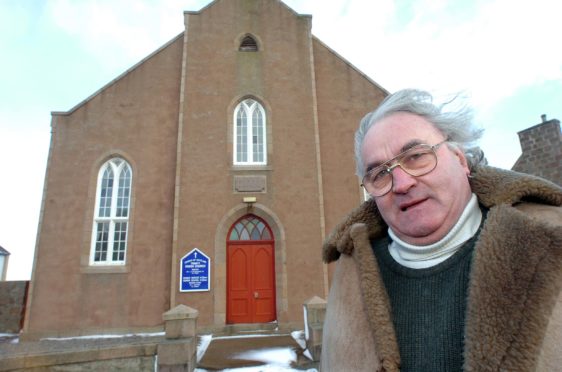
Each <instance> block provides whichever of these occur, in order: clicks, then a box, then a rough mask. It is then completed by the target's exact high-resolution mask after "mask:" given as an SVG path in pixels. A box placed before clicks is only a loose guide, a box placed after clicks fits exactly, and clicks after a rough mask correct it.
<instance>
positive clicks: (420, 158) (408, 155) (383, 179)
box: [362, 140, 448, 196]
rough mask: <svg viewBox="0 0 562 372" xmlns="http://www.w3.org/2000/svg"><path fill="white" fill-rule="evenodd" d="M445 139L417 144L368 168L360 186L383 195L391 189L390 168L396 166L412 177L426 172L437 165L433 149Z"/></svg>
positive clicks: (373, 194)
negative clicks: (432, 142)
mask: <svg viewBox="0 0 562 372" xmlns="http://www.w3.org/2000/svg"><path fill="white" fill-rule="evenodd" d="M447 141H448V140H445V141H443V142H439V143H438V144H436V145H433V146H430V145H426V144H419V145H416V146H414V147H412V148H410V149H408V150H406V151H404V152H402V153H400V154H398V155H397V156H395V157H394V158H392V159H390V160H389V161H387V162H385V163H384V164H381V165H379V166H378V167H375V168H373V169H370V170H369V171H368V172H367V173H366V174H365V176H364V177H363V183H362V186H363V187H364V188H365V190H367V192H368V193H369V194H370V195H372V196H383V195H385V194H387V193H388V192H389V191H390V190H391V189H392V185H393V182H394V181H393V177H392V170H393V169H394V168H396V167H400V168H402V170H403V171H404V172H406V173H408V174H409V175H410V176H414V177H419V176H423V175H426V174H428V173H429V172H431V171H432V170H434V169H435V167H436V166H437V154H436V153H435V151H437V149H439V146H441V145H442V144H444V143H445V142H447Z"/></svg>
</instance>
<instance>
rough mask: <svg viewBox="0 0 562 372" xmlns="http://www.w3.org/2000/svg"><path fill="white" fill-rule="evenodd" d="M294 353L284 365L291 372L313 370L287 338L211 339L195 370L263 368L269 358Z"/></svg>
mask: <svg viewBox="0 0 562 372" xmlns="http://www.w3.org/2000/svg"><path fill="white" fill-rule="evenodd" d="M290 351H293V352H294V355H295V356H296V358H295V359H294V361H293V362H292V363H290V364H289V363H286V365H287V366H288V367H289V366H290V367H291V368H294V369H308V368H314V367H315V366H314V365H313V363H311V361H310V360H309V359H307V358H306V357H305V356H304V355H303V352H304V350H302V348H301V347H300V346H299V344H298V343H297V342H296V341H295V340H294V339H293V337H292V336H291V335H269V336H258V337H225V338H215V339H213V340H212V341H211V343H210V344H209V347H208V348H207V350H206V352H205V354H204V355H203V358H201V360H200V361H199V363H198V368H203V369H207V370H222V369H227V368H240V367H253V366H259V365H262V364H266V363H267V360H264V356H265V359H268V356H269V357H275V354H276V355H279V356H283V355H287V354H290Z"/></svg>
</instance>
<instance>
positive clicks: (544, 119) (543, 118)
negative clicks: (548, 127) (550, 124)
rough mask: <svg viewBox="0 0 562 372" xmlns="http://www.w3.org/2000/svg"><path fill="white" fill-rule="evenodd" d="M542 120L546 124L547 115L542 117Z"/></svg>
mask: <svg viewBox="0 0 562 372" xmlns="http://www.w3.org/2000/svg"><path fill="white" fill-rule="evenodd" d="M541 120H542V122H543V123H546V114H542V115H541Z"/></svg>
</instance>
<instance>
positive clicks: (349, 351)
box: [320, 254, 381, 372]
mask: <svg viewBox="0 0 562 372" xmlns="http://www.w3.org/2000/svg"><path fill="white" fill-rule="evenodd" d="M380 369H381V365H380V361H379V357H378V355H377V352H376V350H375V340H374V337H373V334H372V333H371V331H370V326H369V323H368V320H367V317H366V315H365V311H364V310H363V304H362V300H361V290H360V286H359V272H358V269H357V265H356V263H355V261H354V259H353V258H352V257H351V256H348V255H345V254H342V255H341V256H340V258H339V260H338V261H337V262H336V269H335V272H334V276H333V279H332V286H331V288H330V294H329V296H328V304H327V309H326V320H325V323H324V331H323V339H322V357H321V362H320V370H321V371H322V372H329V371H334V372H345V371H350V372H351V371H354V372H355V371H357V372H360V371H378V370H380Z"/></svg>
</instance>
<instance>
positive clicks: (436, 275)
mask: <svg viewBox="0 0 562 372" xmlns="http://www.w3.org/2000/svg"><path fill="white" fill-rule="evenodd" d="M478 235H479V233H477V234H476V235H475V236H474V237H473V238H471V239H470V240H468V241H467V242H466V243H465V244H464V245H463V246H462V247H461V248H460V249H459V250H458V251H457V252H456V253H455V254H454V255H453V256H451V257H450V258H448V259H447V260H445V261H444V262H441V263H440V264H438V265H436V266H433V267H430V268H426V269H411V268H407V267H405V266H402V265H400V264H399V263H397V262H396V261H395V260H394V259H393V258H392V256H391V255H390V253H389V251H388V245H389V243H390V239H380V240H378V241H376V242H374V243H373V245H372V246H373V250H374V252H375V256H376V257H377V261H378V264H379V267H380V271H381V275H382V278H383V282H384V284H385V287H386V290H387V292H388V295H389V298H390V304H391V307H392V316H393V319H392V320H393V324H394V329H395V331H396V336H397V339H398V347H399V350H400V359H401V368H400V370H401V371H416V372H424V371H432V372H436V371H461V370H462V364H463V355H462V354H463V347H464V342H463V339H464V323H465V314H466V299H467V297H468V280H469V275H470V266H471V258H472V253H473V251H474V244H475V241H476V238H477V236H478Z"/></svg>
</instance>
